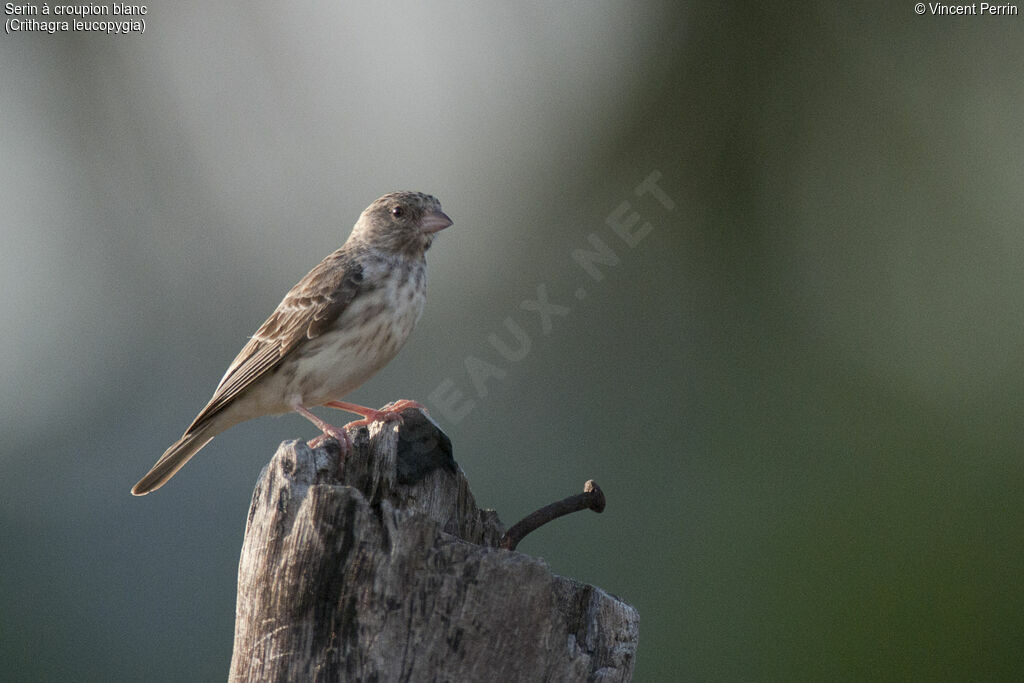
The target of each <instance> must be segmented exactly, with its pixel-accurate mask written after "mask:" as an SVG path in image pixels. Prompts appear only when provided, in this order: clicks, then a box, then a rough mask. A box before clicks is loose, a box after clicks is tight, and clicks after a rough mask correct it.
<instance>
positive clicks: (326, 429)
mask: <svg viewBox="0 0 1024 683" xmlns="http://www.w3.org/2000/svg"><path fill="white" fill-rule="evenodd" d="M292 410H294V411H295V412H297V413H298V414H299V415H301V416H302V417H304V418H306V419H307V420H309V421H310V422H312V423H313V424H315V425H316V426H317V427H318V428H319V429H320V431H321V432H323V434H322V435H320V436H318V437H316V438H315V439H313V440H312V441H310V442H309V447H310V448H316V447H318V446H321V445H323V442H324V440H325V439H327V438H328V437H334V438H335V439H337V440H338V443H340V444H341V449H342V451H344V452H345V453H348V452H349V451H350V450H352V439H350V438H348V434H347V433H346V432H345V428H344V427H341V428H338V427H335V426H334V425H332V424H331V423H329V422H324V421H323V420H321V419H320V418H319V417H317V416H316V415H314V414H313V413H311V412H309V410H307V409H306V406H304V405H302V404H301V403H294V404H292Z"/></svg>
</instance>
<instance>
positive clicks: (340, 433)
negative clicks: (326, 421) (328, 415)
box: [306, 425, 352, 454]
mask: <svg viewBox="0 0 1024 683" xmlns="http://www.w3.org/2000/svg"><path fill="white" fill-rule="evenodd" d="M328 439H336V440H337V442H338V444H340V445H341V452H342V453H343V454H345V453H348V452H349V451H350V450H352V437H350V436H349V435H348V432H346V431H345V428H344V427H335V426H334V425H327V429H324V430H323V434H321V435H320V436H318V437H316V438H313V439H310V440H309V441H307V442H306V445H307V446H309V447H310V448H320V447H321V446H323V445H324V442H326V441H327V440H328Z"/></svg>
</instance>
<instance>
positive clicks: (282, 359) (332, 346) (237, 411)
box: [132, 192, 452, 496]
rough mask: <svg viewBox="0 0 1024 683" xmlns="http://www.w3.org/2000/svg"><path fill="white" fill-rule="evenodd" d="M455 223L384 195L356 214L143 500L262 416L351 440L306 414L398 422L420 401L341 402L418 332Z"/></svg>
mask: <svg viewBox="0 0 1024 683" xmlns="http://www.w3.org/2000/svg"><path fill="white" fill-rule="evenodd" d="M451 224H452V221H451V219H450V218H448V216H446V215H445V214H444V212H443V211H441V204H440V202H438V201H437V199H435V198H434V197H432V196H430V195H427V194H422V193H419V192H394V193H391V194H386V195H384V196H383V197H381V198H380V199H378V200H377V201H375V202H374V203H373V204H370V206H369V207H367V209H366V210H365V211H363V213H362V214H361V215H360V216H359V220H358V221H357V222H356V224H355V227H354V228H353V229H352V234H351V235H350V236H349V238H348V240H347V241H346V242H345V244H344V245H342V247H341V249H338V250H337V251H335V252H334V253H333V254H331V255H330V256H328V257H327V258H325V259H324V260H323V261H321V262H320V264H319V265H318V266H317V267H316V268H314V269H313V270H311V271H310V272H309V274H308V275H306V277H304V278H302V279H301V280H299V283H298V284H297V285H295V286H294V287H292V289H291V291H290V292H288V294H287V295H286V296H285V297H284V300H283V301H282V302H281V303H280V304H279V305H278V307H277V309H276V310H275V311H274V312H273V314H272V315H271V316H270V317H269V318H267V321H266V322H265V323H263V326H262V327H260V329H258V330H257V331H256V334H254V335H253V336H252V338H251V339H250V340H249V343H248V344H246V345H245V348H243V349H242V351H241V352H240V353H239V354H238V356H237V357H235V360H234V361H232V362H231V366H230V367H229V368H228V371H227V372H226V373H224V378H223V379H221V381H220V384H218V385H217V389H216V391H214V392H213V397H212V398H211V399H210V402H209V403H207V404H206V407H205V408H203V409H202V411H200V413H199V415H197V416H196V419H195V420H193V421H192V424H191V425H189V428H188V429H186V430H185V433H184V434H182V436H181V438H180V439H178V440H177V441H176V442H175V443H174V444H173V445H172V446H171V447H170V448H168V449H167V451H166V452H165V453H164V454H163V455H162V456H161V457H160V459H159V460H158V461H157V463H156V465H154V466H153V469H151V470H150V471H149V473H148V474H147V475H146V476H144V477H143V478H142V479H141V480H140V481H139V483H138V484H136V485H135V486H134V487H133V488H132V493H133V494H135V495H136V496H142V495H145V494H147V493H149V492H150V491H154V490H156V489H158V488H160V487H161V486H163V485H164V484H165V483H166V482H167V480H168V479H170V478H171V477H173V476H174V474H175V473H176V472H177V471H178V470H179V469H181V467H182V465H184V464H185V463H186V462H188V460H189V458H191V457H192V456H193V455H195V454H196V453H197V452H199V449H201V448H202V447H203V446H205V445H206V444H208V443H209V442H210V439H212V438H213V437H214V436H216V435H217V434H220V433H221V432H223V431H224V430H225V429H228V428H229V427H233V426H234V425H236V424H238V423H239V422H244V421H245V420H251V419H252V418H254V417H259V416H261V415H275V414H281V413H287V412H288V411H291V410H294V411H295V412H297V413H299V414H300V415H303V416H304V417H306V418H307V419H309V420H310V421H311V422H312V423H313V424H315V425H316V426H317V427H318V428H319V429H320V430H321V431H322V432H323V437H321V439H322V438H326V437H334V438H336V439H338V440H339V441H341V442H342V444H343V446H345V447H347V446H349V445H350V444H349V443H348V437H347V435H346V434H345V432H344V429H339V428H338V427H335V426H333V425H331V424H328V423H327V422H324V421H323V420H321V419H320V418H319V417H317V416H316V415H314V414H313V413H311V412H310V411H309V408H310V407H311V406H321V405H323V406H330V407H332V408H338V409H341V410H346V411H349V412H353V413H356V414H359V415H362V416H363V418H364V419H363V420H357V421H356V422H353V423H350V424H349V425H346V427H351V426H354V425H359V424H367V423H369V422H370V421H373V420H380V419H384V420H390V419H397V415H398V413H400V412H401V411H402V410H404V409H405V408H407V407H410V406H417V407H422V406H419V404H417V403H415V402H413V401H397V402H395V403H391V404H388V405H387V406H384V408H382V409H380V410H373V409H371V408H364V407H362V406H358V405H355V404H352V403H344V402H342V401H339V400H337V399H339V398H341V397H343V396H345V394H347V393H349V392H351V391H352V390H354V389H355V388H356V387H358V386H359V385H361V384H362V383H363V382H365V381H366V380H368V379H369V378H370V377H371V376H372V375H373V374H374V373H376V372H377V371H378V370H380V369H381V368H382V367H384V366H385V365H386V364H387V363H388V362H389V361H390V360H391V359H392V358H394V357H395V354H396V353H398V350H399V349H400V348H402V345H403V344H404V343H405V340H406V339H408V337H409V334H410V333H411V332H412V328H413V326H415V324H416V321H417V320H418V319H419V317H420V314H421V313H422V312H423V304H424V301H425V300H426V293H427V264H426V260H425V259H424V253H425V252H426V250H427V249H428V248H429V247H430V244H431V242H433V240H434V235H435V234H436V233H437V232H438V231H440V230H443V229H445V228H447V227H448V226H450V225H451Z"/></svg>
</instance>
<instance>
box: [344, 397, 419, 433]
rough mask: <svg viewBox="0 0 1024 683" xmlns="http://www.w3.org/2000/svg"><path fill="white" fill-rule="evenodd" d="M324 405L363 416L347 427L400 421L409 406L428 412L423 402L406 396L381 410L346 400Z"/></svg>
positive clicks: (346, 426) (346, 427)
mask: <svg viewBox="0 0 1024 683" xmlns="http://www.w3.org/2000/svg"><path fill="white" fill-rule="evenodd" d="M324 405H325V406H328V407H330V408H337V409H338V410H345V411H348V412H350V413H355V414H356V415H362V416H363V419H361V420H354V421H352V422H349V423H348V424H347V425H345V429H353V428H356V427H365V426H367V425H369V424H371V423H373V422H398V421H399V420H401V419H402V412H403V411H405V410H408V409H409V408H417V409H419V410H422V411H423V412H427V407H426V406H425V405H423V404H422V403H419V402H417V401H410V400H408V399H404V398H403V399H401V400H398V401H394V402H392V403H389V404H387V405H386V406H384V407H383V408H381V409H380V410H374V409H373V408H367V407H365V406H360V405H356V404H355V403H345V402H344V401H330V402H328V403H325V404H324Z"/></svg>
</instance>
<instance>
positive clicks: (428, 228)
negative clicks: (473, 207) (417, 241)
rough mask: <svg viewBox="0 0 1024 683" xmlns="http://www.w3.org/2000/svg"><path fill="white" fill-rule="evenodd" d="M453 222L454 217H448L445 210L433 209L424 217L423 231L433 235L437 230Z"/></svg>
mask: <svg viewBox="0 0 1024 683" xmlns="http://www.w3.org/2000/svg"><path fill="white" fill-rule="evenodd" d="M451 224H452V219H451V218H448V216H446V215H445V213H444V212H443V211H431V212H430V213H428V214H427V215H426V216H424V217H423V232H425V233H427V234H428V235H433V234H434V233H435V232H440V231H441V230H444V229H445V228H447V227H448V226H449V225H451Z"/></svg>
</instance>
